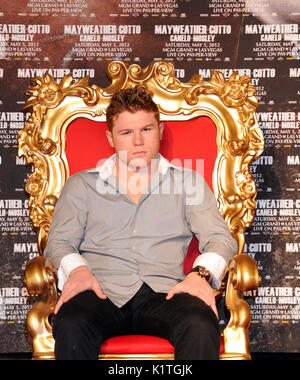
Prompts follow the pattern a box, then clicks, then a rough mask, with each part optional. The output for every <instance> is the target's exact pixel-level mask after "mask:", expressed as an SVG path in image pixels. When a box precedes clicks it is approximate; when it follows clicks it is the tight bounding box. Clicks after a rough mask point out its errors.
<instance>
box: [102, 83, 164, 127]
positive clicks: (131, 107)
mask: <svg viewBox="0 0 300 380" xmlns="http://www.w3.org/2000/svg"><path fill="white" fill-rule="evenodd" d="M124 111H129V112H132V113H135V112H137V111H146V112H153V113H154V116H155V118H156V120H157V121H158V123H159V122H160V116H159V109H158V106H157V104H156V103H154V101H153V100H152V96H151V94H150V93H149V92H148V91H147V90H146V89H145V88H144V87H142V86H135V87H131V88H128V89H123V90H119V91H117V92H115V93H114V95H113V96H112V98H111V101H110V104H109V106H108V108H107V111H106V121H107V125H108V128H109V130H110V131H112V128H113V124H114V121H115V120H116V119H117V117H118V115H120V114H121V113H122V112H124Z"/></svg>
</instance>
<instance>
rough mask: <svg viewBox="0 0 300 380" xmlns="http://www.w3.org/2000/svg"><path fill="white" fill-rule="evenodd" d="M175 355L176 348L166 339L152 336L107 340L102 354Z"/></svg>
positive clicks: (117, 337) (131, 336)
mask: <svg viewBox="0 0 300 380" xmlns="http://www.w3.org/2000/svg"><path fill="white" fill-rule="evenodd" d="M157 353H160V354H173V353H174V347H173V346H172V344H171V343H170V342H169V341H168V340H167V339H164V338H159V337H158V336H151V335H123V336H115V337H113V338H109V339H106V340H105V341H104V342H103V344H102V347H101V354H157Z"/></svg>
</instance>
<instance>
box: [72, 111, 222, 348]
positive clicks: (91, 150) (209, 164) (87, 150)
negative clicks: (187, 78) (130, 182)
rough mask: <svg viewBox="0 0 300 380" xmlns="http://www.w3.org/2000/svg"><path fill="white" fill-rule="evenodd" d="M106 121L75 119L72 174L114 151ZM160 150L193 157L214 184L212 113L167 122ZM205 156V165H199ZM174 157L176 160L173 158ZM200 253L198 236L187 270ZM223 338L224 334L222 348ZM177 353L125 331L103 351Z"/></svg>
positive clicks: (178, 159) (181, 157) (170, 156)
mask: <svg viewBox="0 0 300 380" xmlns="http://www.w3.org/2000/svg"><path fill="white" fill-rule="evenodd" d="M106 130H107V125H106V123H98V122H94V121H91V120H88V119H79V120H76V121H74V122H73V123H72V124H71V125H70V126H69V127H68V130H67V139H66V155H67V159H68V163H69V168H70V174H74V173H76V172H78V171H81V170H84V169H88V168H92V167H95V166H97V164H98V165H99V164H100V163H101V162H103V160H104V159H105V158H108V157H109V156H111V155H112V154H113V153H114V150H113V149H112V148H111V147H110V145H109V143H108V141H107V138H106V135H105V131H106ZM160 153H161V154H162V155H163V156H164V157H166V158H167V159H168V160H170V161H172V163H173V164H175V165H179V166H183V165H184V159H191V163H192V165H191V166H188V167H189V168H191V169H193V170H198V171H199V172H200V173H201V174H202V175H203V176H204V178H205V180H206V182H207V183H208V185H209V186H210V187H211V188H212V172H213V168H214V163H215V159H216V156H217V147H216V127H215V125H214V123H213V122H212V120H211V119H209V118H208V117H199V118H198V119H195V120H191V121H185V122H165V129H164V134H163V139H162V141H161V148H160ZM196 159H202V160H203V161H202V165H200V166H197V165H196ZM173 160H174V161H173ZM198 255H199V251H198V245H197V240H196V239H195V238H194V239H193V240H192V241H191V244H190V246H189V249H188V252H187V256H186V259H185V263H184V272H185V273H187V272H188V271H189V270H190V268H191V266H192V263H193V262H194V260H195V258H196V257H197V256H198ZM222 352H223V339H222V337H221V350H220V353H222ZM157 353H159V354H173V353H174V347H173V346H172V344H171V343H170V342H169V341H168V340H166V339H163V338H160V337H156V336H149V335H124V336H117V337H113V338H110V339H107V340H105V341H104V342H103V344H102V347H101V354H128V355H129V354H157Z"/></svg>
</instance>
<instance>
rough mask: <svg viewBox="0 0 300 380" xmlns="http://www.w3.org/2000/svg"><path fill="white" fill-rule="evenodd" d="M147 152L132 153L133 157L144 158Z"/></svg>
mask: <svg viewBox="0 0 300 380" xmlns="http://www.w3.org/2000/svg"><path fill="white" fill-rule="evenodd" d="M146 153H147V152H146V151H145V150H141V151H139V152H134V153H132V155H133V156H144V155H145V154H146Z"/></svg>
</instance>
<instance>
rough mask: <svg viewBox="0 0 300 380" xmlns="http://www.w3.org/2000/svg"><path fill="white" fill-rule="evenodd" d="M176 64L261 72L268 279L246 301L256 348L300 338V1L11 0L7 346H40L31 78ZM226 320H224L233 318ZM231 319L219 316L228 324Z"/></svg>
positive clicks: (0, 211)
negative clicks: (31, 282)
mask: <svg viewBox="0 0 300 380" xmlns="http://www.w3.org/2000/svg"><path fill="white" fill-rule="evenodd" d="M116 59H118V60H123V61H125V62H127V63H138V64H139V65H141V66H146V65H148V64H149V63H150V62H151V61H153V60H160V59H165V60H168V61H170V62H173V63H174V65H175V73H176V76H177V77H178V79H180V80H181V81H182V82H187V81H189V80H190V78H191V77H192V76H193V75H194V74H200V75H202V76H203V77H204V79H206V80H208V79H209V78H210V75H211V72H212V70H218V71H221V72H222V73H223V75H224V77H225V78H227V79H228V78H229V77H230V75H231V74H232V73H233V71H234V70H238V71H239V73H240V75H248V76H250V77H251V78H252V84H253V85H254V86H255V87H256V89H257V94H256V95H257V98H258V100H259V109H258V113H257V118H258V121H259V124H260V126H261V129H262V131H263V134H264V137H265V151H264V153H263V154H262V156H261V157H260V158H259V159H258V160H257V161H255V162H254V163H253V165H252V166H251V171H252V174H253V177H254V179H255V182H256V185H257V191H258V195H257V199H256V215H255V221H254V223H253V226H252V228H251V229H249V230H248V231H247V233H246V245H245V252H247V253H248V254H249V255H250V256H252V257H254V258H255V260H256V261H257V264H258V267H259V271H260V274H261V277H262V284H261V286H260V288H259V289H258V291H257V292H256V294H255V296H256V297H253V294H249V295H248V297H247V300H248V302H249V304H250V307H251V311H252V316H253V320H252V327H251V331H250V343H251V351H252V352H299V347H300V334H299V331H300V328H299V326H300V321H299V318H300V285H299V284H300V281H299V280H300V201H299V199H300V196H299V195H300V166H299V165H300V149H299V148H300V109H299V95H300V64H299V63H300V3H299V4H298V2H296V1H294V0H226V1H225V0H201V1H199V0H151V1H150V0H111V1H104V0H10V1H9V2H6V3H5V4H4V2H2V4H0V173H1V175H0V352H1V353H9V352H29V351H31V344H30V336H29V334H28V332H27V331H26V326H25V319H26V315H27V313H28V310H29V309H30V307H31V302H32V300H31V299H30V297H28V294H27V291H26V288H25V286H24V269H25V265H26V262H27V261H28V260H30V259H32V258H33V257H34V256H36V255H37V254H38V249H37V244H36V232H35V230H34V229H33V227H32V225H31V222H30V220H29V212H28V194H26V193H25V191H24V186H25V184H26V181H27V179H28V177H29V176H30V174H31V173H32V167H31V166H30V165H27V164H26V162H25V160H24V158H18V157H17V151H18V146H17V134H18V131H19V130H21V129H23V128H24V126H25V123H26V120H27V119H28V115H27V114H26V113H23V112H22V107H23V105H24V103H25V100H26V96H25V90H26V89H27V88H28V87H30V85H31V83H32V79H33V78H34V77H37V76H43V75H44V74H45V73H46V72H49V73H50V74H51V75H52V76H53V77H54V78H55V79H56V80H57V81H59V80H61V79H62V78H63V76H65V75H67V74H69V73H71V74H72V75H73V77H74V78H76V79H79V78H82V77H85V76H87V75H88V76H89V77H90V83H91V84H92V83H96V84H97V85H99V86H100V87H105V86H107V85H108V84H109V82H108V79H107V77H106V67H107V64H108V63H109V62H110V61H111V60H116ZM224 318H225V317H224ZM224 324H225V321H224V320H223V316H222V314H221V318H220V325H221V326H223V325H224Z"/></svg>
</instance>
